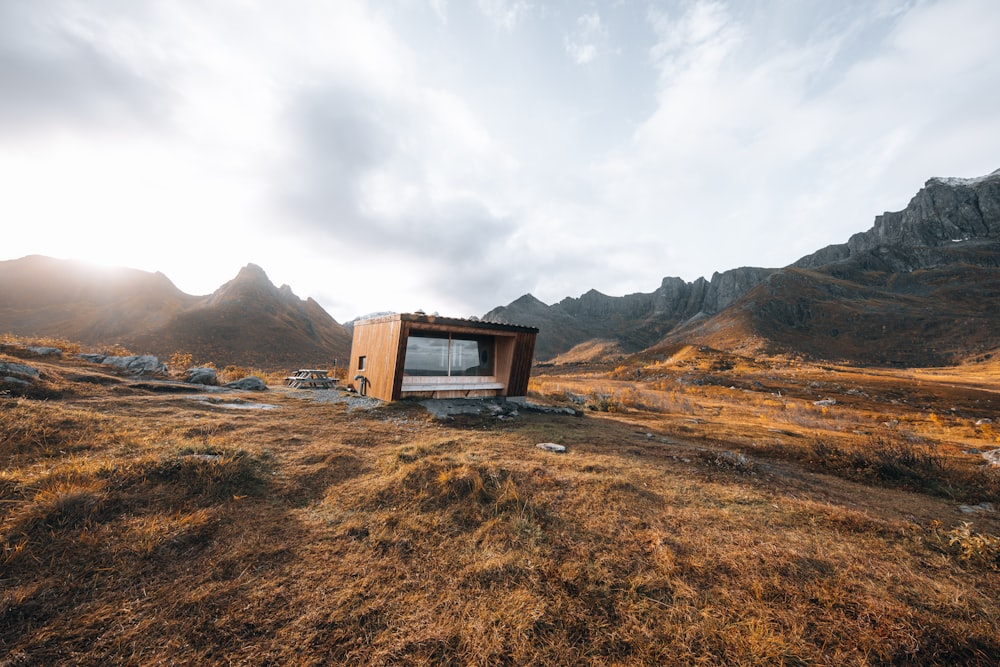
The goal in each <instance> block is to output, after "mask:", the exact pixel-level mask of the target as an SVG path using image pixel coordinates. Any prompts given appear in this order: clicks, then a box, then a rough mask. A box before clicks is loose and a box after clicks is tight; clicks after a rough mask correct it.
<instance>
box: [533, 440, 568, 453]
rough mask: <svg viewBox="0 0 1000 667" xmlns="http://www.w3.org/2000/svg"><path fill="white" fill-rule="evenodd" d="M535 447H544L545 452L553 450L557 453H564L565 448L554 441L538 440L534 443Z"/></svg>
mask: <svg viewBox="0 0 1000 667" xmlns="http://www.w3.org/2000/svg"><path fill="white" fill-rule="evenodd" d="M535 447H538V448H539V449H544V450H545V451H547V452H555V453H557V454H564V453H565V452H566V448H565V447H564V446H563V445H557V444H556V443H554V442H540V443H538V444H537V445H535Z"/></svg>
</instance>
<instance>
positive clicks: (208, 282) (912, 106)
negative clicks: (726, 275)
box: [0, 0, 1000, 321]
mask: <svg viewBox="0 0 1000 667" xmlns="http://www.w3.org/2000/svg"><path fill="white" fill-rule="evenodd" d="M998 35H1000V3H998V2H996V0H938V1H934V0H859V1H853V0H838V1H832V0H733V1H707V0H706V1H701V0H691V1H674V0H669V1H668V0H664V1H655V0H644V1H633V0H609V1H607V2H587V1H584V0H574V1H570V0H565V1H563V0H553V1H543V0H478V2H477V1H476V0H463V1H461V2H459V1H456V0H382V1H379V2H374V1H373V2H355V1H353V0H287V1H285V2H280V3H278V2H269V1H266V0H259V1H258V0H190V1H188V0H163V1H158V0H147V1H144V2H135V1H134V0H83V1H72V0H0V224H2V226H3V234H2V237H0V238H2V241H0V259H15V258H18V257H22V256H24V255H29V254H43V255H50V256H54V257H66V258H79V259H84V260H88V261H90V262H93V263H96V264H102V265H116V266H130V267H135V268H140V269H144V270H149V271H162V272H163V273H165V274H166V275H167V276H169V277H170V278H171V279H172V280H173V281H174V283H175V284H176V285H177V286H178V287H179V288H180V289H182V290H184V291H185V292H188V293H190V294H206V293H209V292H212V291H214V290H215V289H216V288H218V287H219V286H220V285H221V284H222V283H224V282H225V281H227V280H229V279H231V278H232V277H234V276H235V275H236V273H237V272H238V271H239V269H240V267H242V266H243V265H245V264H247V263H248V262H253V263H256V264H259V265H260V266H262V267H263V268H264V269H265V270H266V271H267V273H268V275H269V276H270V278H271V279H272V280H273V281H274V282H275V283H276V284H279V285H280V284H282V283H287V284H289V285H291V287H292V289H293V290H294V291H295V292H296V294H298V295H299V296H302V297H306V296H311V297H313V298H315V299H316V300H317V301H319V302H320V304H322V305H323V306H324V307H325V308H326V309H327V310H328V311H329V312H330V313H331V314H332V315H333V316H334V317H335V318H337V319H338V320H340V321H344V320H347V319H351V318H353V317H355V316H357V315H361V314H364V313H368V312H372V311H382V310H396V311H412V310H416V309H418V308H422V309H424V310H426V311H428V312H432V311H439V312H441V313H442V314H447V315H455V316H468V315H474V314H482V313H484V312H485V311H487V310H489V309H490V308H492V307H494V306H496V305H501V304H506V303H508V302H510V301H512V300H514V299H515V298H517V297H518V296H520V295H522V294H524V293H526V292H531V293H533V294H534V295H535V296H537V297H539V298H540V299H542V300H543V301H546V302H547V303H552V302H555V301H558V300H560V299H562V298H563V297H565V296H578V295H579V294H581V293H583V292H585V291H586V290H588V289H590V288H596V289H598V290H600V291H602V292H604V293H606V294H613V295H620V294H625V293H629V292H637V291H644V292H649V291H652V290H653V289H655V288H656V287H658V286H659V284H660V280H661V279H662V278H663V277H664V276H680V277H682V278H684V279H686V280H693V279H695V278H697V277H699V276H706V277H710V276H711V274H712V272H713V271H724V270H726V269H730V268H735V267H737V266H746V265H753V266H768V267H777V266H784V265H786V264H789V263H791V262H793V261H794V260H796V259H797V258H799V257H800V256H802V255H805V254H808V253H810V252H812V251H814V250H816V249H818V248H820V247H822V246H825V245H828V244H830V243H839V242H843V241H846V240H847V238H848V237H849V236H850V234H852V233H854V232H858V231H863V230H865V229H867V228H869V227H870V226H871V224H872V221H873V218H874V216H875V215H876V214H879V213H881V212H883V211H886V210H898V209H901V208H903V207H904V206H905V205H906V203H907V202H908V201H909V198H910V197H911V196H912V195H913V194H915V193H916V191H917V190H918V189H919V188H920V187H921V186H922V184H923V183H924V181H925V180H926V179H927V178H929V177H931V176H960V177H973V176H980V175H983V174H986V173H989V172H991V171H993V170H994V169H997V168H998V167H1000V40H998V38H997V36H998Z"/></svg>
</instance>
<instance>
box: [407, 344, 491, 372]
mask: <svg viewBox="0 0 1000 667" xmlns="http://www.w3.org/2000/svg"><path fill="white" fill-rule="evenodd" d="M403 374H404V375H421V376H450V375H493V339H492V338H490V337H485V336H461V337H459V336H447V335H445V336H443V337H434V336H428V335H421V336H412V335H411V336H409V337H408V338H407V340H406V358H405V359H404V361H403Z"/></svg>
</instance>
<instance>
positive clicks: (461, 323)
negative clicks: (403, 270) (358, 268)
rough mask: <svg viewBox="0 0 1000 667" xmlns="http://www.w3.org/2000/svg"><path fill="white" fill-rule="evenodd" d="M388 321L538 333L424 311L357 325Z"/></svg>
mask: <svg viewBox="0 0 1000 667" xmlns="http://www.w3.org/2000/svg"><path fill="white" fill-rule="evenodd" d="M386 322H416V323H418V324H434V325H437V326H453V327H460V328H462V329H479V330H481V331H483V332H484V333H486V332H490V331H518V332H523V333H534V334H537V333H538V329H537V328H536V327H529V326H525V325H521V324H508V323H506V322H484V321H482V320H470V319H464V318H460V317H441V316H440V315H425V314H423V313H393V314H391V315H380V316H378V317H373V318H371V319H368V320H358V321H357V322H355V323H354V326H355V327H359V326H367V325H370V324H383V323H386Z"/></svg>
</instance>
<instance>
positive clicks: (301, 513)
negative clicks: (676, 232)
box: [0, 347, 1000, 665]
mask: <svg viewBox="0 0 1000 667" xmlns="http://www.w3.org/2000/svg"><path fill="white" fill-rule="evenodd" d="M5 351H6V354H3V355H0V363H16V364H26V365H30V366H32V367H33V368H35V369H37V370H38V371H39V377H38V379H36V380H35V381H34V383H33V392H26V391H23V385H20V384H18V383H10V382H7V383H6V384H2V385H0V456H2V460H3V461H4V466H3V469H2V470H0V559H2V560H0V571H2V580H3V588H2V593H0V595H2V597H0V664H4V665H59V664H67V665H68V664H73V665H131V664H143V665H159V664H164V665H165V664H209V665H211V664H226V665H240V664H246V665H259V664H298V665H325V664H360V665H377V664H483V665H486V664H553V665H555V664H560V665H561V664H748V665H750V664H761V665H764V664H767V665H773V664H826V665H842V664H862V665H864V664H890V663H891V664H939V665H955V664H980V665H985V664H990V663H991V661H993V660H995V658H996V656H997V655H1000V640H998V637H1000V602H998V601H1000V572H998V567H1000V560H998V558H1000V520H998V519H997V514H996V512H995V511H989V510H988V509H986V508H987V506H986V505H980V504H979V503H984V502H987V503H988V502H992V503H994V507H996V506H997V504H998V503H1000V493H998V490H1000V480H998V475H997V469H995V468H992V469H990V468H985V467H983V466H984V463H985V462H984V460H983V459H982V457H980V456H978V455H975V454H969V453H966V452H967V451H969V450H970V448H972V447H977V448H980V449H982V450H989V449H991V448H995V447H997V445H998V444H1000V443H998V442H997V438H998V437H1000V424H997V423H996V422H991V421H985V420H988V419H990V418H991V416H992V417H993V418H995V417H996V414H997V403H998V401H1000V395H998V394H997V392H996V389H995V387H996V380H997V374H998V371H1000V368H998V367H997V366H996V365H995V363H994V364H993V365H990V364H991V363H993V362H986V363H985V364H978V365H975V366H970V367H968V368H967V369H965V370H964V371H963V369H962V368H953V369H947V370H942V371H941V372H940V373H935V372H933V371H926V370H925V371H920V372H919V374H916V375H913V374H911V375H907V374H906V372H904V371H899V372H898V373H896V372H890V371H885V370H882V371H878V372H874V373H873V372H866V371H864V370H863V369H856V368H855V369H847V368H838V367H825V368H824V367H819V366H812V365H809V364H804V363H802V362H797V361H795V360H787V359H780V358H759V359H751V358H748V357H739V356H737V355H731V354H724V353H718V352H715V351H712V350H708V349H704V348H703V349H698V348H692V347H677V348H674V349H671V350H661V351H660V352H659V353H657V356H649V357H647V358H645V359H642V360H639V359H636V360H633V361H632V362H631V363H632V364H633V365H632V366H622V367H619V368H607V367H599V366H595V367H582V366H581V367H576V368H574V370H573V371H572V373H573V374H572V375H570V374H568V373H569V371H567V369H565V368H563V369H559V368H549V369H544V370H543V372H542V374H539V375H538V376H536V378H535V379H534V380H533V388H534V391H535V394H534V400H539V401H550V402H551V401H553V400H559V401H563V400H566V397H567V392H568V393H569V395H570V397H571V398H575V397H576V396H580V397H582V399H576V400H586V401H587V402H589V404H590V407H592V408H594V410H586V411H585V412H586V414H585V415H583V416H570V415H562V414H558V415H556V414H541V413H536V412H527V411H523V412H522V413H521V414H520V415H519V416H517V417H516V418H514V419H504V420H499V419H496V418H495V417H492V416H489V417H486V416H483V417H480V416H466V417H461V416H459V417H455V418H453V420H451V421H437V420H434V419H431V418H430V417H429V416H428V413H427V412H426V411H424V409H423V408H422V407H421V406H419V405H418V404H414V403H399V404H391V405H385V406H382V407H379V408H376V409H371V410H361V409H355V410H350V409H349V408H348V405H347V404H346V403H343V402H340V403H337V402H327V401H322V400H317V399H318V398H319V397H324V398H327V399H329V398H336V397H337V393H336V392H309V391H302V390H290V389H286V388H284V387H272V388H271V390H270V391H267V392H262V393H254V394H250V393H241V392H226V393H196V392H190V393H180V394H176V393H171V394H166V393H161V392H157V391H154V390H155V389H156V385H155V383H150V382H141V383H136V382H135V381H134V380H132V379H128V378H124V377H118V376H115V375H111V374H109V373H108V370H107V368H106V367H101V366H96V365H92V364H88V363H85V362H83V361H77V360H73V359H65V360H52V359H51V358H50V357H45V358H40V357H35V356H33V355H32V354H30V353H29V352H27V351H24V350H19V349H17V348H14V347H7V348H5ZM19 394H20V395H19ZM29 395H36V396H40V397H41V396H44V397H45V400H40V399H34V398H28V397H27V396H29ZM824 400H825V401H826V403H821V404H816V401H824ZM831 400H832V401H833V402H832V403H831V402H830V401H831ZM539 442H556V443H559V444H563V445H565V446H566V447H567V448H568V451H567V453H565V454H553V453H549V452H545V451H542V450H540V449H538V448H536V447H535V444H536V443H539ZM960 505H966V506H967V509H968V513H966V512H963V511H962V509H960Z"/></svg>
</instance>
